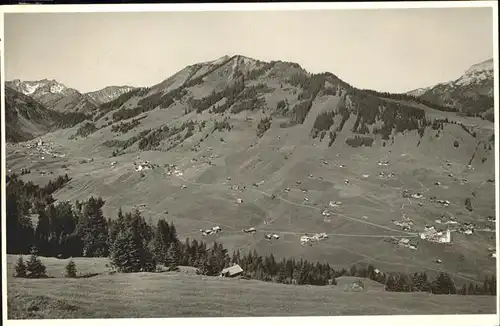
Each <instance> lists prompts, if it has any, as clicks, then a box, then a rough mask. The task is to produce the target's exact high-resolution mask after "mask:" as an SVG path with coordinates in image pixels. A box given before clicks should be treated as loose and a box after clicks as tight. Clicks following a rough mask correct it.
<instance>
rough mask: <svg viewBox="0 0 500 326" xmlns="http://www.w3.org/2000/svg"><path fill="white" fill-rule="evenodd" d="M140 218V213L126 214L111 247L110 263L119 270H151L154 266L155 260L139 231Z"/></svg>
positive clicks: (130, 271)
mask: <svg viewBox="0 0 500 326" xmlns="http://www.w3.org/2000/svg"><path fill="white" fill-rule="evenodd" d="M141 218H142V217H141V216H140V215H139V216H137V215H136V214H134V216H132V214H130V213H128V214H126V216H125V217H124V223H123V224H122V225H120V230H119V232H118V234H117V236H116V240H115V241H114V243H113V246H112V248H111V255H110V260H111V263H112V265H114V266H115V267H116V268H117V269H118V271H120V272H124V273H132V272H140V271H144V272H152V271H154V270H155V268H156V261H155V260H154V258H153V255H152V253H151V252H149V250H148V248H147V246H146V245H145V242H144V238H143V237H142V235H141V232H140V224H139V223H138V219H141Z"/></svg>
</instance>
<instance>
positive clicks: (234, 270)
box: [220, 264, 243, 277]
mask: <svg viewBox="0 0 500 326" xmlns="http://www.w3.org/2000/svg"><path fill="white" fill-rule="evenodd" d="M242 273H243V268H241V266H240V265H238V264H235V265H233V266H231V267H226V268H224V269H223V270H222V271H221V273H220V277H236V276H238V275H241V274H242Z"/></svg>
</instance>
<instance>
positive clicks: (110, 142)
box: [102, 129, 151, 156]
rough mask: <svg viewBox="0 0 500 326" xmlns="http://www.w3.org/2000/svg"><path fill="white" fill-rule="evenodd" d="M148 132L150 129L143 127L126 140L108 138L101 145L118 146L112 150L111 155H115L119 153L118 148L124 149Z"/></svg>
mask: <svg viewBox="0 0 500 326" xmlns="http://www.w3.org/2000/svg"><path fill="white" fill-rule="evenodd" d="M150 132H151V129H145V130H143V131H141V132H139V133H138V134H137V135H135V136H132V137H130V138H128V139H127V140H121V139H110V140H106V141H105V142H104V143H102V145H103V146H106V147H118V148H117V149H116V150H114V151H113V156H116V155H119V153H120V150H121V151H124V150H125V149H127V148H129V147H130V146H132V145H134V144H135V143H136V142H137V141H139V140H141V139H143V138H144V137H146V136H147V135H148V134H149V133H150Z"/></svg>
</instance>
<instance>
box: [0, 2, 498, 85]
mask: <svg viewBox="0 0 500 326" xmlns="http://www.w3.org/2000/svg"><path fill="white" fill-rule="evenodd" d="M492 15H493V11H492V9H491V8H436V9H372V10H366V9H364V10H318V11H253V12H234V11H233V12H227V11H226V12H142V13H5V15H4V22H5V25H4V42H5V43H4V53H5V76H6V79H7V80H12V79H21V80H40V79H44V78H47V79H55V80H57V81H59V82H61V83H63V84H65V85H66V86H68V87H72V88H75V89H77V90H79V91H80V92H89V91H94V90H98V89H101V88H104V87H106V86H110V85H130V86H151V85H154V84H157V83H159V82H161V81H163V80H164V79H166V78H168V77H169V76H171V75H173V74H174V73H176V72H177V71H179V70H181V69H183V68H184V67H185V66H187V65H191V64H194V63H198V62H204V61H211V60H215V59H217V58H219V57H222V56H224V55H235V54H239V55H244V56H247V57H251V58H255V59H259V60H263V61H271V60H282V61H291V62H296V63H298V64H300V65H301V66H302V67H303V68H304V69H306V70H307V71H309V72H312V73H320V72H325V71H328V72H331V73H334V74H335V75H337V76H338V77H339V78H341V79H342V80H344V81H346V82H348V83H350V84H351V85H353V86H355V87H358V88H368V89H374V90H378V91H387V92H405V91H409V90H412V89H416V88H420V87H428V86H432V85H435V84H437V83H440V82H444V81H449V80H453V79H456V78H458V77H459V76H460V75H462V74H463V73H464V72H465V70H466V69H467V68H469V67H470V66H471V65H473V64H476V63H479V62H482V61H485V60H488V59H490V58H492V56H493V16H492Z"/></svg>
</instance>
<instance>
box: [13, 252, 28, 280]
mask: <svg viewBox="0 0 500 326" xmlns="http://www.w3.org/2000/svg"><path fill="white" fill-rule="evenodd" d="M15 270H16V272H15V274H14V277H26V271H27V269H26V264H25V263H24V259H23V256H19V258H18V259H17V263H16V266H15Z"/></svg>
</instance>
